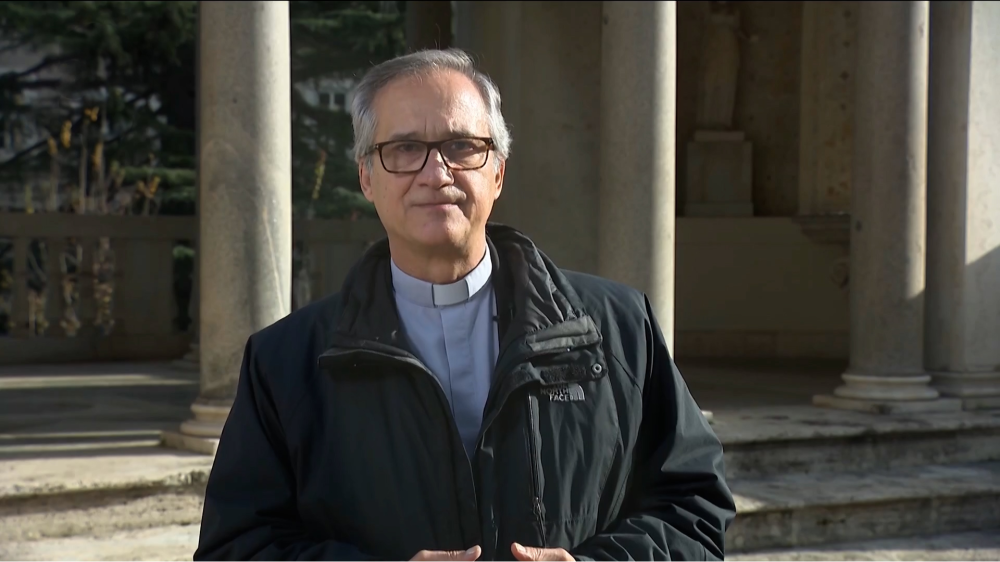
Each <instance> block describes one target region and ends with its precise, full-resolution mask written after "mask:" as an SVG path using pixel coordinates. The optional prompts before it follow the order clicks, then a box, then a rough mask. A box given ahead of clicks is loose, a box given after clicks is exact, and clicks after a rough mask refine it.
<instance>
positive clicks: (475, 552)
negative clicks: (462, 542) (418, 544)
mask: <svg viewBox="0 0 1000 562" xmlns="http://www.w3.org/2000/svg"><path fill="white" fill-rule="evenodd" d="M482 553H483V549H481V548H479V546H478V545H476V546H474V547H472V548H470V549H469V550H421V551H420V552H418V553H417V554H416V555H414V556H413V558H410V560H468V561H470V562H471V561H472V560H478V559H479V556H480V555H481V554H482ZM571 560H572V559H571Z"/></svg>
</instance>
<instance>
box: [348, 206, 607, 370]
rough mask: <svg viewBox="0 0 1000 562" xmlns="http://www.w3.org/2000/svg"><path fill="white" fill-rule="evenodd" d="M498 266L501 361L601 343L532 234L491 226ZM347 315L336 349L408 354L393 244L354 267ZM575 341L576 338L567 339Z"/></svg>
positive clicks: (372, 250)
mask: <svg viewBox="0 0 1000 562" xmlns="http://www.w3.org/2000/svg"><path fill="white" fill-rule="evenodd" d="M486 236H487V244H488V246H489V250H490V256H491V259H492V260H493V266H494V267H493V275H494V277H493V282H494V291H495V293H496V298H497V313H498V315H499V318H498V321H499V326H500V330H499V332H500V350H501V356H503V354H504V350H505V349H506V348H507V347H508V346H511V345H514V346H515V347H521V348H524V349H523V351H524V352H531V351H534V352H538V351H539V350H540V349H542V348H544V347H545V346H546V345H547V344H546V343H545V342H553V345H555V344H558V345H560V346H562V347H568V346H567V345H566V344H567V343H572V341H571V340H572V339H573V338H574V337H576V338H583V339H584V340H586V341H587V342H592V340H594V338H595V337H596V338H598V339H599V338H600V336H599V335H598V334H597V329H596V327H595V326H594V323H593V321H592V320H591V319H590V317H589V316H588V315H587V314H586V313H585V312H584V310H583V307H582V306H581V305H580V299H579V297H578V296H577V294H576V292H575V291H574V290H573V288H572V286H571V285H570V283H569V282H568V280H567V279H566V278H565V276H564V275H563V274H562V272H560V271H559V269H558V268H557V267H556V266H555V264H554V263H553V262H552V261H551V260H550V259H549V258H548V257H547V256H546V255H545V254H543V253H542V251H541V250H539V249H538V248H537V247H536V246H535V244H534V243H533V242H532V241H531V240H530V239H529V238H528V237H527V236H525V235H524V234H522V233H521V232H519V231H517V230H515V229H514V228H511V227H508V226H504V225H501V224H497V223H490V224H488V225H487V227H486ZM340 298H341V304H342V307H341V311H342V312H341V314H340V319H339V322H338V324H337V328H336V330H335V333H334V341H333V342H331V344H332V347H341V346H343V345H344V342H346V341H350V342H353V346H354V347H358V346H360V347H366V346H367V345H366V344H374V345H375V346H378V347H381V346H385V345H388V346H392V347H395V348H398V349H401V350H406V349H407V346H406V344H405V338H403V337H402V333H401V323H400V320H399V312H398V311H397V310H396V303H395V299H394V298H393V293H392V275H391V270H390V259H389V241H388V239H382V240H380V241H379V242H377V243H375V244H374V245H373V246H372V247H370V248H369V249H368V250H367V251H366V252H365V254H364V255H363V256H362V258H361V259H360V260H358V262H357V263H356V264H355V265H354V267H353V268H352V269H351V271H350V272H349V273H348V275H347V278H346V279H345V281H344V284H343V287H342V289H341V293H340ZM567 338H569V339H567Z"/></svg>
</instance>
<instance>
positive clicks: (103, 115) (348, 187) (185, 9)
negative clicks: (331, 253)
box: [0, 0, 405, 217]
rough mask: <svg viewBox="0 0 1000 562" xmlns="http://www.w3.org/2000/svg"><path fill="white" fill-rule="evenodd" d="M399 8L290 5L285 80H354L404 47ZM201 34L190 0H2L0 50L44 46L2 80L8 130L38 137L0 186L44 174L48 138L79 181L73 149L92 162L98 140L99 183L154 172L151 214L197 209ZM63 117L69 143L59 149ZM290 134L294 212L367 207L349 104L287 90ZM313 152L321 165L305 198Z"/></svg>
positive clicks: (0, 105) (61, 172) (19, 152)
mask: <svg viewBox="0 0 1000 562" xmlns="http://www.w3.org/2000/svg"><path fill="white" fill-rule="evenodd" d="M403 4H404V3H402V2H323V1H305V0H299V1H292V2H290V17H291V29H290V32H291V50H292V60H291V72H292V81H293V83H309V82H310V81H313V80H318V79H323V78H334V79H345V78H352V77H353V78H357V77H359V76H360V75H361V73H363V72H364V71H365V70H366V69H367V68H369V67H370V66H371V65H372V64H375V63H377V62H380V61H382V60H385V59H387V58H390V57H392V56H395V55H397V54H399V53H401V52H403V50H404V48H405V40H404V35H403V19H402V14H401V13H400V12H399V7H400V6H402V5H403ZM196 30H197V3H196V2H192V1H144V2H117V1H89V2H69V1H61V2H51V1H7V2H0V37H2V38H3V39H2V40H0V50H14V49H24V48H27V49H34V50H36V51H38V52H43V53H48V54H47V55H46V56H45V57H44V58H43V60H42V61H41V62H40V63H39V64H38V65H36V66H35V67H33V68H29V69H25V70H22V71H16V72H7V73H5V74H3V75H0V119H2V126H3V127H5V128H8V129H9V130H10V131H11V132H12V134H13V136H14V137H21V138H26V137H27V135H28V133H29V132H31V130H32V129H33V128H34V129H36V130H37V133H38V134H39V135H40V136H39V139H37V140H36V141H34V142H32V143H31V144H30V145H28V144H26V145H24V146H19V147H16V153H15V155H14V156H13V157H12V158H9V159H8V160H7V161H5V162H0V185H4V186H8V187H7V188H8V189H11V188H13V189H17V190H21V189H22V187H21V186H22V185H23V182H24V181H26V180H27V179H28V178H32V177H35V178H38V177H48V176H49V174H50V171H51V169H52V168H51V166H52V159H53V157H52V156H51V155H50V143H49V142H48V138H52V139H54V140H55V141H56V145H57V148H58V151H57V154H56V155H55V157H54V158H55V160H56V162H57V163H58V164H57V170H58V178H59V180H58V181H59V189H60V190H61V191H62V192H64V193H66V190H70V189H72V188H74V187H75V186H77V184H78V183H79V179H78V178H79V169H80V161H81V157H82V156H83V152H82V150H83V149H86V150H87V152H86V154H87V156H88V160H89V159H90V158H91V157H92V155H93V151H94V145H95V144H96V143H97V142H98V141H102V142H103V156H104V158H103V165H104V170H103V172H102V173H103V174H104V177H105V180H106V183H109V184H113V182H111V181H110V180H109V179H108V178H110V177H112V175H113V174H112V173H111V171H110V168H111V163H112V162H115V163H116V164H117V165H118V166H120V169H121V170H122V171H123V172H124V179H123V181H122V183H121V184H122V185H123V186H130V185H132V184H134V183H136V182H138V181H140V180H141V181H148V178H149V177H151V176H158V177H159V178H160V184H159V185H160V190H159V192H158V193H159V194H158V196H157V197H158V199H159V202H160V207H159V212H161V213H169V214H187V213H190V212H193V209H194V193H195V189H194V185H195V180H194V176H193V171H192V170H193V168H194V166H195V154H194V146H195V131H194V128H195V124H194V108H195V98H194V87H195V84H194V77H195V72H196V69H195V61H194V51H195V35H196ZM93 107H97V108H99V111H100V118H99V119H97V120H93V121H91V122H89V123H88V124H87V127H86V129H85V128H84V122H85V121H86V120H87V119H88V117H87V116H86V115H85V112H84V110H85V109H89V108H93ZM102 121H106V125H107V126H106V128H105V130H104V131H103V132H102V126H101V125H102ZM67 122H68V123H69V124H70V135H69V137H68V140H69V146H68V147H67V146H64V145H63V144H62V133H63V129H64V127H65V123H67ZM84 131H86V134H85V135H83V134H82V133H83V132H84ZM292 138H293V141H292V159H293V163H292V164H293V167H292V168H293V173H292V185H293V193H292V197H293V203H294V205H295V209H296V214H297V215H299V216H304V215H307V214H309V213H310V212H311V213H314V214H315V216H317V217H349V216H374V211H373V209H372V208H371V205H370V204H369V203H368V202H367V201H365V200H364V199H363V197H361V196H360V193H358V188H357V168H356V166H355V164H354V162H353V161H352V160H351V159H350V158H349V157H347V156H346V154H347V151H348V149H349V148H350V146H351V142H352V130H351V123H350V117H349V114H348V113H346V112H343V111H337V110H330V109H325V108H319V107H312V106H310V105H309V104H308V103H306V101H305V100H304V99H302V97H301V95H300V94H299V92H298V90H297V89H294V88H293V91H292ZM321 154H324V155H325V166H324V168H323V170H322V178H321V182H320V185H319V189H318V191H316V193H317V194H318V197H317V198H316V199H313V194H314V188H315V186H316V180H317V163H318V162H319V160H320V159H321ZM86 170H87V172H86V174H87V178H86V181H85V184H86V185H87V186H88V189H89V190H90V191H91V192H92V193H93V192H94V191H95V189H96V188H95V184H96V182H95V181H94V180H95V179H96V177H99V175H100V173H99V172H98V170H97V168H95V166H94V165H93V163H92V162H89V161H88V162H87V164H86ZM112 195H113V193H112Z"/></svg>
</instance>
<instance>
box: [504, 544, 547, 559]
mask: <svg viewBox="0 0 1000 562" xmlns="http://www.w3.org/2000/svg"><path fill="white" fill-rule="evenodd" d="M510 551H511V553H512V554H513V555H514V558H517V559H518V560H545V558H543V554H544V553H543V552H542V549H541V548H534V547H531V546H522V545H521V544H519V543H514V544H512V545H510Z"/></svg>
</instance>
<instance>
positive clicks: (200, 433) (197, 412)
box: [160, 398, 232, 455]
mask: <svg viewBox="0 0 1000 562" xmlns="http://www.w3.org/2000/svg"><path fill="white" fill-rule="evenodd" d="M231 408H232V402H231V401H209V400H202V399H200V398H199V399H198V400H195V402H194V404H191V411H192V412H194V419H190V420H187V421H185V422H183V423H182V424H181V426H180V430H179V431H164V432H162V433H161V435H160V443H161V444H162V445H163V446H164V447H170V448H174V449H181V450H185V451H192V452H195V453H201V454H203V455H214V454H215V451H216V449H217V448H218V446H219V437H221V436H222V428H223V427H224V426H225V424H226V419H228V418H229V410H230V409H231Z"/></svg>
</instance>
